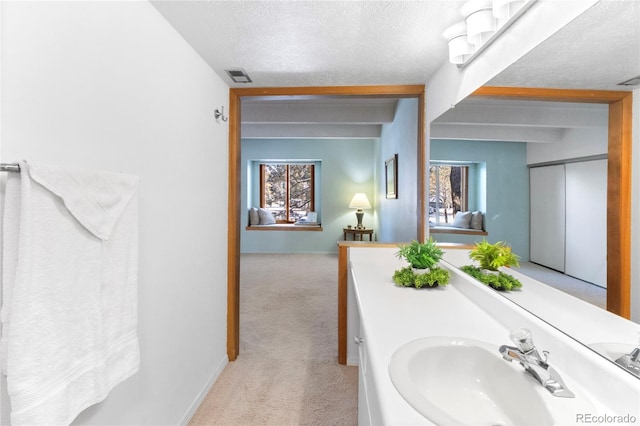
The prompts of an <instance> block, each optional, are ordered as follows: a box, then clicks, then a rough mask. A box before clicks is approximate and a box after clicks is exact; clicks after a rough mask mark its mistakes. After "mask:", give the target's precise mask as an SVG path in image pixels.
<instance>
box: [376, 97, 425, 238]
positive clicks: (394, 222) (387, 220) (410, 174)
mask: <svg viewBox="0 0 640 426" xmlns="http://www.w3.org/2000/svg"><path fill="white" fill-rule="evenodd" d="M394 154H398V182H396V185H397V188H398V198H396V199H393V198H390V199H387V198H386V186H385V169H384V163H385V161H386V160H388V159H389V158H391V157H392V156H393V155H394ZM377 157H378V160H377V161H376V165H375V167H376V170H377V171H376V188H377V191H376V205H377V209H376V214H377V221H378V227H379V228H380V230H379V231H378V239H379V241H384V242H408V241H411V240H415V239H416V238H417V237H418V233H417V232H418V231H417V230H418V222H417V220H418V215H419V214H420V212H419V211H418V188H417V186H418V163H417V158H418V100H417V99H415V98H410V99H401V100H400V101H398V106H397V108H396V114H395V118H394V120H393V123H390V124H385V125H384V126H383V127H382V132H381V134H380V144H379V151H378V155H377ZM425 220H426V219H425Z"/></svg>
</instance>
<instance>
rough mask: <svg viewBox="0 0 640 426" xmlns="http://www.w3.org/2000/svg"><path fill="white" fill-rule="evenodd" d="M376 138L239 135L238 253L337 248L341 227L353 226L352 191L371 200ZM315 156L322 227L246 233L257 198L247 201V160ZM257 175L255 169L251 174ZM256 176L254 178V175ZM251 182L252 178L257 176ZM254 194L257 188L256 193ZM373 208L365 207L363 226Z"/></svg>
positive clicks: (369, 221)
mask: <svg viewBox="0 0 640 426" xmlns="http://www.w3.org/2000/svg"><path fill="white" fill-rule="evenodd" d="M375 142H376V141H375V140H374V139H340V140H338V139H283V140H277V139H243V140H242V146H241V150H242V195H241V200H242V206H243V208H242V211H241V215H242V216H241V218H240V223H241V224H242V227H241V231H240V251H241V252H242V253H269V252H270V253H294V252H307V253H313V252H320V253H331V252H337V247H336V242H337V241H338V240H341V239H342V229H343V228H344V227H346V226H347V225H355V224H356V215H355V210H353V209H350V208H349V207H348V206H349V202H350V201H351V198H352V197H353V195H354V194H355V193H356V192H364V193H365V194H367V197H368V198H369V201H370V202H371V206H372V208H375V201H374V178H373V177H374V146H375ZM274 159H276V160H314V161H320V162H321V171H320V182H317V183H316V188H317V189H319V190H320V195H319V202H320V205H319V207H320V208H319V209H317V210H319V211H320V215H321V216H320V218H319V219H320V220H321V222H322V228H323V230H322V231H321V232H317V231H247V230H246V229H245V228H246V224H247V223H248V209H249V207H251V206H258V203H259V199H257V198H254V199H252V200H248V199H247V186H248V185H247V182H248V180H249V177H248V175H249V173H248V168H247V166H248V164H249V163H250V162H251V161H255V160H274ZM253 175H255V173H253ZM254 178H255V176H254ZM254 178H252V180H254V181H255V179H254ZM256 194H257V192H256ZM373 218H374V216H373V209H372V210H365V215H364V219H363V225H364V226H365V227H367V228H371V227H373V226H374V222H373V221H374V219H373Z"/></svg>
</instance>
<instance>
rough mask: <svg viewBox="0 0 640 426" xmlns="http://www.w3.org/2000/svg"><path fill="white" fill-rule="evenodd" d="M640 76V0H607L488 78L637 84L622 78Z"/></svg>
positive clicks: (584, 85)
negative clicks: (500, 71)
mask: <svg viewBox="0 0 640 426" xmlns="http://www.w3.org/2000/svg"><path fill="white" fill-rule="evenodd" d="M637 76H640V1H638V0H602V1H600V2H598V3H596V4H595V5H594V6H593V7H592V8H591V9H589V10H588V11H587V12H585V13H584V14H582V15H581V16H579V17H577V18H576V19H575V20H574V21H573V22H571V23H570V24H569V25H567V26H565V27H564V28H563V29H561V30H560V31H558V32H557V33H555V34H554V35H553V36H552V37H551V38H549V39H548V40H546V41H545V42H543V43H542V44H540V45H539V46H538V47H536V48H535V49H534V50H532V51H531V52H529V53H528V54H527V55H525V56H524V57H523V58H522V59H520V60H519V61H518V62H516V63H515V64H513V65H511V66H510V67H509V68H508V69H506V70H505V71H503V72H502V73H501V74H499V75H498V76H496V77H495V78H494V79H492V80H491V81H489V82H488V83H487V84H488V85H491V86H520V87H554V88H563V89H597V90H632V89H633V88H630V87H627V88H625V87H622V86H617V84H618V83H621V82H623V81H626V80H629V79H631V78H633V77H637ZM635 88H638V86H635Z"/></svg>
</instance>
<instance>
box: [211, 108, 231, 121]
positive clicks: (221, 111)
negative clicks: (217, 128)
mask: <svg viewBox="0 0 640 426" xmlns="http://www.w3.org/2000/svg"><path fill="white" fill-rule="evenodd" d="M213 116H214V117H215V118H216V120H217V119H218V118H222V121H227V120H229V116H225V115H224V107H223V106H222V107H220V109H218V108H216V109H215V110H214V111H213Z"/></svg>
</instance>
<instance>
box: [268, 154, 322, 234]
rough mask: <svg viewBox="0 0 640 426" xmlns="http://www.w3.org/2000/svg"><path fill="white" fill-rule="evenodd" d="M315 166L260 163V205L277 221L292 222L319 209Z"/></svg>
mask: <svg viewBox="0 0 640 426" xmlns="http://www.w3.org/2000/svg"><path fill="white" fill-rule="evenodd" d="M314 176H315V167H314V165H313V164H308V163H262V164H260V207H262V208H264V209H266V210H269V211H270V212H271V213H272V214H273V216H274V217H275V219H276V223H292V222H296V221H297V220H299V219H301V218H303V217H305V216H306V215H307V212H310V211H315V207H314V196H315V178H314Z"/></svg>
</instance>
